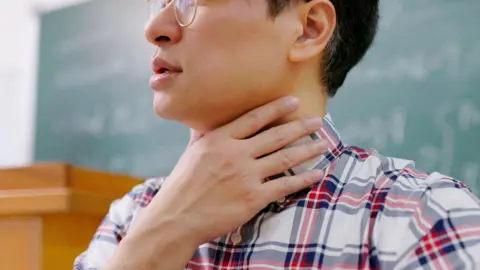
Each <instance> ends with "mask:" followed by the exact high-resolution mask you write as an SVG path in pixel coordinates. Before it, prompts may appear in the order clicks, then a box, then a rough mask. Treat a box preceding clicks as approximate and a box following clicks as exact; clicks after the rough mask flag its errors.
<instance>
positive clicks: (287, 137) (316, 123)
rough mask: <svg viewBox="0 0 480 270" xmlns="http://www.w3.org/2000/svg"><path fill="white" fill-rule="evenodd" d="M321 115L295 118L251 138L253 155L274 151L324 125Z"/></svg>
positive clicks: (255, 156)
mask: <svg viewBox="0 0 480 270" xmlns="http://www.w3.org/2000/svg"><path fill="white" fill-rule="evenodd" d="M322 123H323V122H322V118H321V117H309V118H302V119H298V120H295V121H293V122H290V123H287V124H283V125H281V126H277V127H274V128H271V129H269V130H267V131H264V132H262V133H260V134H258V135H256V136H255V137H253V138H251V139H249V141H250V142H251V143H252V144H251V149H252V150H253V153H252V155H253V157H254V158H257V157H260V156H263V155H266V154H270V153H273V152H275V151H277V150H278V149H281V148H282V147H284V146H286V145H287V144H290V143H293V142H295V141H297V140H298V139H300V138H302V137H304V136H308V135H310V134H312V133H314V132H315V131H318V130H319V129H320V128H321V127H322Z"/></svg>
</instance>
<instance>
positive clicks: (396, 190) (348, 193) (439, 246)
mask: <svg viewBox="0 0 480 270" xmlns="http://www.w3.org/2000/svg"><path fill="white" fill-rule="evenodd" d="M318 137H322V138H325V139H327V140H328V141H329V142H330V150H329V152H328V153H327V154H325V155H323V156H321V157H319V158H317V159H314V160H312V161H310V162H307V163H305V164H302V165H301V166H298V167H296V168H293V169H291V170H289V171H288V172H285V174H287V175H291V174H295V173H300V172H302V171H305V170H308V169H311V168H313V167H316V168H322V169H324V170H325V172H326V176H325V178H324V179H323V180H322V181H321V182H320V183H318V184H317V185H314V186H313V187H311V188H310V189H307V190H304V191H302V192H298V193H296V194H293V195H291V196H289V197H287V198H285V199H284V200H280V201H277V202H272V203H271V204H270V205H268V206H267V207H266V208H265V209H263V210H262V211H261V212H259V213H258V214H257V215H256V216H255V217H254V218H253V219H252V220H250V221H248V222H247V223H246V224H244V225H243V226H241V227H239V228H237V229H236V230H234V231H232V232H230V233H229V234H227V235H225V236H223V237H220V238H218V239H215V240H213V241H211V242H208V243H205V244H203V245H201V246H199V247H198V249H197V251H196V253H195V254H194V255H193V257H192V258H191V260H190V261H189V263H188V264H187V265H186V266H185V269H239V270H240V269H320V268H321V269H480V201H479V200H478V199H477V198H476V197H475V196H474V195H473V194H472V193H471V191H470V190H469V189H468V188H467V187H466V186H465V185H464V184H463V183H461V182H459V181H457V180H454V179H452V178H449V177H447V176H444V175H441V174H439V173H431V174H427V173H423V172H419V171H417V170H416V169H415V168H414V164H413V162H411V161H407V160H402V159H396V158H389V157H384V156H381V155H379V154H378V153H377V152H376V151H374V150H364V149H360V148H358V147H355V146H349V145H346V144H344V143H343V142H342V141H341V140H340V137H339V134H338V133H337V132H336V130H335V127H334V125H333V123H332V120H331V118H330V116H329V115H327V116H326V117H325V118H324V127H323V128H322V129H321V130H320V131H319V132H317V133H315V134H312V135H311V136H310V137H308V138H304V139H303V140H301V141H300V142H297V143H302V142H304V141H308V140H312V139H318ZM163 181H164V180H163V179H152V180H147V181H146V182H145V183H144V184H142V185H139V186H137V187H135V188H133V190H132V191H131V192H130V193H129V194H127V195H126V196H124V197H123V198H122V199H120V200H117V201H115V202H114V203H113V204H112V206H111V209H110V212H109V213H108V215H107V216H106V218H105V220H104V221H103V223H102V224H101V226H100V227H99V229H98V231H97V233H96V235H95V236H94V238H93V241H92V242H91V244H90V246H89V247H88V249H87V250H86V251H85V252H84V253H82V254H81V255H80V256H79V257H78V258H77V259H76V260H75V264H74V269H75V270H87V269H88V270H99V269H101V268H102V266H103V265H104V264H105V263H106V262H107V261H108V259H109V257H110V256H111V255H112V254H113V253H114V252H115V249H116V248H117V246H118V245H119V243H120V241H121V240H122V238H123V237H124V236H125V234H127V233H128V229H129V225H130V224H131V222H132V220H135V216H136V215H137V214H138V212H139V210H140V209H142V208H144V207H146V206H147V205H148V203H149V202H150V201H151V200H152V198H153V197H154V196H155V194H156V192H157V191H158V190H159V189H160V187H161V185H162V182H163ZM273 181H274V180H273Z"/></svg>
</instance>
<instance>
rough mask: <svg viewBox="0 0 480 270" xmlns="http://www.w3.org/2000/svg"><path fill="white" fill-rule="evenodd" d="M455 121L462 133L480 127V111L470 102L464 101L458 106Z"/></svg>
mask: <svg viewBox="0 0 480 270" xmlns="http://www.w3.org/2000/svg"><path fill="white" fill-rule="evenodd" d="M457 121H458V125H459V127H460V128H461V129H462V130H463V131H469V130H470V129H471V128H474V127H477V126H480V110H479V109H478V108H477V107H476V105H475V103H473V101H472V100H465V101H463V102H462V103H461V104H460V107H459V109H458V120H457Z"/></svg>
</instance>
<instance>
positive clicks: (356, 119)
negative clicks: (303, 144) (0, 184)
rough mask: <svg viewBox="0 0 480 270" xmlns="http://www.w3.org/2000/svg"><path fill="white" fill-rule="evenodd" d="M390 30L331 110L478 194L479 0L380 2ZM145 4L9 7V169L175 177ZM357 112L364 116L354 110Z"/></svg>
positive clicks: (179, 133) (73, 0) (3, 136)
mask: <svg viewBox="0 0 480 270" xmlns="http://www.w3.org/2000/svg"><path fill="white" fill-rule="evenodd" d="M381 9H382V11H381V17H382V18H381V25H380V32H379V35H378V37H377V39H376V42H375V45H374V47H373V48H372V49H371V50H370V52H369V53H368V54H367V56H366V57H365V59H364V61H363V62H362V63H361V64H360V65H359V66H358V67H357V68H355V70H354V71H353V72H352V73H351V74H350V76H349V77H348V79H347V83H346V85H345V86H344V87H343V88H342V89H341V90H340V91H339V94H338V96H336V97H335V98H334V99H333V100H332V101H331V104H330V105H329V106H330V107H329V111H330V113H331V114H332V115H333V118H334V120H335V121H336V123H337V125H338V127H339V129H340V132H341V134H342V136H343V139H344V140H345V142H347V143H349V144H357V145H359V146H361V147H364V148H370V147H374V148H377V149H378V150H379V151H380V152H381V153H382V154H384V155H388V156H396V157H401V158H405V159H412V160H415V161H416V165H417V167H418V168H419V169H421V170H424V171H428V172H431V171H439V172H441V173H443V174H447V175H451V176H453V177H456V178H458V179H460V180H462V181H464V182H466V183H467V184H468V185H470V186H471V188H473V189H474V190H475V192H477V194H479V191H480V183H479V182H480V156H479V155H478V151H479V150H480V144H479V143H478V140H479V138H480V91H479V85H480V76H479V75H480V31H479V30H478V25H479V24H480V19H478V17H477V14H478V13H479V12H480V2H479V1H476V0H462V1H447V0H402V1H400V0H398V1H382V5H381ZM147 19H148V10H147V6H146V4H145V3H144V1H140V0H139V1H131V0H116V1H113V0H96V1H79V0H28V1H26V0H17V1H2V2H1V4H0V20H1V21H0V32H1V33H2V34H1V36H0V40H1V42H0V46H1V49H0V60H1V61H0V167H11V166H18V165H25V164H31V163H34V162H39V161H51V160H58V161H65V162H69V163H71V164H74V165H78V166H83V167H87V168H93V169H99V170H104V171H108V172H117V173H122V174H128V175H133V176H137V177H150V176H157V175H162V174H168V172H169V170H170V169H171V168H172V166H173V165H174V164H175V162H176V160H177V158H178V156H179V155H180V153H181V152H182V150H183V148H184V146H185V143H186V139H187V137H188V133H187V129H186V128H185V127H183V126H180V125H178V124H175V123H171V122H168V121H164V120H161V119H158V118H157V117H155V115H154V113H153V110H152V106H151V98H152V95H151V92H150V90H149V88H148V77H149V74H150V71H149V59H150V56H151V54H152V52H153V48H152V47H151V46H149V45H148V44H146V42H145V41H144V38H143V27H144V24H145V23H146V21H147ZM353 108H359V109H355V114H353V115H352V114H351V112H352V111H353Z"/></svg>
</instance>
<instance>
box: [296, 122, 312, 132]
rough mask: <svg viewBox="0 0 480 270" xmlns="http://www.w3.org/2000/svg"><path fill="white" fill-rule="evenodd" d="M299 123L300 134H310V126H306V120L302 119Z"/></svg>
mask: <svg viewBox="0 0 480 270" xmlns="http://www.w3.org/2000/svg"><path fill="white" fill-rule="evenodd" d="M298 122H299V126H300V127H299V131H300V132H301V133H302V134H307V133H310V132H311V129H312V128H311V127H310V125H309V124H308V119H302V120H298Z"/></svg>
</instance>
